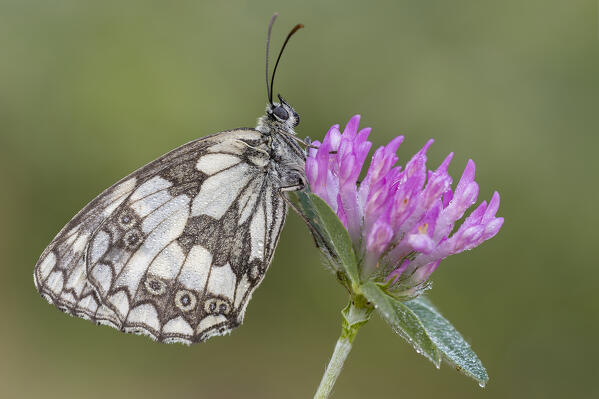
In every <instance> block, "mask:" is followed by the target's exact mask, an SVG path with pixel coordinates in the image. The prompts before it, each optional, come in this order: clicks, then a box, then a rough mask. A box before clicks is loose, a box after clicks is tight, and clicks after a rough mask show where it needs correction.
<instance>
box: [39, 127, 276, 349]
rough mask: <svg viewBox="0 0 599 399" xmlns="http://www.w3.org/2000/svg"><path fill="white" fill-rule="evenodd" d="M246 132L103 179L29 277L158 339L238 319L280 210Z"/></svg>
mask: <svg viewBox="0 0 599 399" xmlns="http://www.w3.org/2000/svg"><path fill="white" fill-rule="evenodd" d="M269 157H270V152H269V147H268V145H267V144H266V139H265V136H264V135H263V134H262V133H260V132H258V131H256V130H253V129H240V130H233V131H228V132H222V133H219V134H216V135H213V136H208V137H205V138H202V139H198V140H195V141H193V142H191V143H188V144H186V145H184V146H182V147H179V148H178V149H176V150H174V151H171V152H170V153H168V154H166V155H164V156H162V157H161V158H159V159H157V160H156V161H154V162H152V163H150V164H148V165H146V166H144V167H142V168H141V169H139V170H137V171H135V172H133V173H132V174H131V175H129V176H127V177H126V178H124V179H122V180H121V181H120V182H118V183H117V184H115V185H114V186H112V187H110V188H109V189H107V190H106V191H104V192H103V193H102V194H100V195H99V196H98V197H97V198H96V199H94V200H93V201H92V202H91V203H90V204H88V205H87V206H86V207H85V208H84V209H83V210H82V211H81V212H79V213H78V214H77V215H76V216H75V217H74V218H73V220H71V222H69V223H68V224H67V226H65V228H63V230H62V231H61V232H60V233H59V234H58V235H57V236H56V238H55V239H54V240H53V241H52V243H51V244H50V246H48V248H47V249H46V250H45V251H44V253H43V254H42V256H41V258H40V260H39V261H38V263H37V265H36V267H35V271H34V280H35V283H36V287H37V288H38V290H39V291H40V293H41V294H42V296H44V297H45V298H46V299H47V300H48V301H49V302H51V303H54V304H55V305H56V306H58V307H59V308H61V309H62V310H65V311H67V312H69V313H72V314H75V315H77V316H80V317H84V318H87V319H91V320H93V321H95V322H98V323H101V324H108V325H111V326H113V327H115V328H118V329H121V330H124V331H127V332H136V333H142V334H146V335H149V336H151V337H152V338H154V339H157V340H159V341H164V342H184V343H191V342H198V341H202V340H204V339H206V338H209V337H210V336H212V335H219V334H224V333H227V332H229V331H230V330H231V329H232V328H234V327H236V326H238V325H239V324H241V322H242V320H243V315H244V312H245V308H246V306H247V303H248V301H249V299H250V297H251V294H252V292H253V291H254V290H255V288H256V287H257V286H258V284H259V283H260V281H261V280H262V277H263V276H264V273H265V272H266V269H267V268H268V266H269V264H270V261H271V260H272V256H273V253H274V248H275V246H276V243H277V240H278V237H279V234H280V231H281V228H282V225H283V222H284V219H285V215H286V206H285V202H284V201H283V199H282V198H281V196H280V195H279V194H280V193H279V191H280V187H279V186H278V185H277V184H275V183H274V180H273V179H272V178H271V176H270V175H269V173H271V170H270V169H269V168H268V165H269V160H270V158H269Z"/></svg>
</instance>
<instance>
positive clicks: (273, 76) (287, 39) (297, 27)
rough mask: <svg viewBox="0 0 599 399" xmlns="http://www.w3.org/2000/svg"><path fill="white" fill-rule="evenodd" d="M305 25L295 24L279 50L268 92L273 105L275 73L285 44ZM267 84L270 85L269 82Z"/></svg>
mask: <svg viewBox="0 0 599 399" xmlns="http://www.w3.org/2000/svg"><path fill="white" fill-rule="evenodd" d="M275 15H276V14H275ZM271 24H272V20H271ZM303 27H304V25H303V24H297V25H295V26H294V27H293V29H291V32H289V34H288V35H287V38H286V39H285V42H284V43H283V46H282V47H281V51H279V56H278V57H277V62H276V63H275V68H274V69H273V71H272V76H271V78H270V92H269V93H268V99H269V100H270V103H271V105H272V89H273V85H274V83H275V73H276V72H277V66H279V61H280V60H281V55H283V50H285V46H287V42H288V41H289V39H290V38H291V36H293V34H294V33H295V32H297V31H298V30H300V29H301V28H303ZM269 36H270V30H269ZM267 79H268V78H267ZM266 86H267V87H268V83H267V85H266Z"/></svg>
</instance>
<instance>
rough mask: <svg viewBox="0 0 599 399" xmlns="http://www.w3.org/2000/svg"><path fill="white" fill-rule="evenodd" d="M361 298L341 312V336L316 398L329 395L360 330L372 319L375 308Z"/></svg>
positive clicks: (324, 398)
mask: <svg viewBox="0 0 599 399" xmlns="http://www.w3.org/2000/svg"><path fill="white" fill-rule="evenodd" d="M360 299H362V298H354V299H353V300H352V301H351V302H350V303H349V304H348V305H347V306H346V307H345V309H343V311H342V312H341V314H342V316H343V323H342V329H341V336H340V337H339V339H338V340H337V344H336V345H335V350H334V351H333V356H332V357H331V360H330V361H329V364H328V366H327V368H326V370H325V372H324V375H323V376H322V380H321V381H320V385H319V386H318V390H317V391H316V394H315V395H314V399H326V398H328V397H329V395H330V394H331V392H332V391H333V387H334V386H335V382H336V381H337V378H339V375H340V374H341V369H342V368H343V364H344V363H345V360H346V359H347V356H348V355H349V352H350V351H351V348H352V344H353V342H354V339H355V338H356V334H357V333H358V330H359V329H360V327H362V326H363V325H364V324H366V322H367V321H368V320H369V319H370V315H371V314H372V310H373V308H372V306H370V305H369V304H367V303H366V301H364V300H360Z"/></svg>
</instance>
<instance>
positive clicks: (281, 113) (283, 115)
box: [272, 105, 289, 121]
mask: <svg viewBox="0 0 599 399" xmlns="http://www.w3.org/2000/svg"><path fill="white" fill-rule="evenodd" d="M272 113H273V114H275V116H276V117H277V118H279V119H280V120H282V121H286V120H287V119H289V113H288V112H287V110H286V109H285V108H283V107H281V106H280V105H279V106H277V107H276V108H275V109H274V110H273V111H272Z"/></svg>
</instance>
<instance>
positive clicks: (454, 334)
mask: <svg viewBox="0 0 599 399" xmlns="http://www.w3.org/2000/svg"><path fill="white" fill-rule="evenodd" d="M404 304H405V306H406V307H408V308H409V309H410V310H411V311H412V312H413V313H414V314H415V315H416V316H417V317H418V318H419V319H420V321H421V322H422V325H423V326H424V329H425V330H426V332H427V334H428V336H429V337H430V339H431V340H432V341H433V342H434V344H435V346H436V347H437V350H438V351H439V352H441V353H442V354H443V357H444V358H445V360H447V361H448V362H449V363H452V364H453V365H455V367H456V369H457V370H458V371H460V372H462V373H464V374H465V375H467V376H469V377H471V378H473V379H475V380H476V381H477V382H478V384H479V385H480V386H481V387H484V386H485V384H486V383H487V381H488V380H489V375H488V374H487V370H485V367H484V366H483V364H482V362H481V361H480V359H479V358H478V357H477V356H476V354H475V353H474V351H473V350H472V348H470V345H469V344H468V342H466V340H464V338H463V337H462V335H461V334H460V333H459V332H458V331H457V330H456V329H455V328H454V327H453V326H452V325H451V323H450V322H449V321H448V320H447V319H445V318H444V317H443V316H442V315H441V313H439V311H438V310H437V309H436V308H435V307H434V306H433V304H432V303H431V302H430V301H429V300H428V299H427V298H425V297H419V298H417V299H413V300H411V301H408V302H404Z"/></svg>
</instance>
